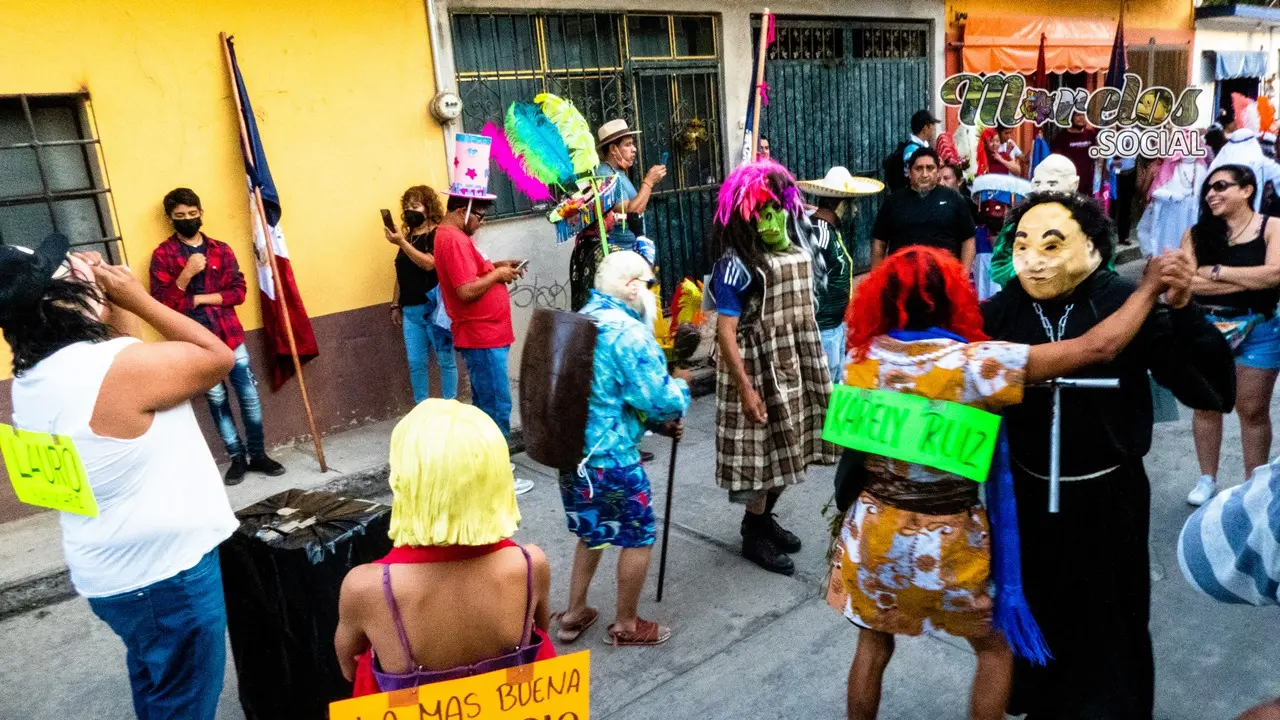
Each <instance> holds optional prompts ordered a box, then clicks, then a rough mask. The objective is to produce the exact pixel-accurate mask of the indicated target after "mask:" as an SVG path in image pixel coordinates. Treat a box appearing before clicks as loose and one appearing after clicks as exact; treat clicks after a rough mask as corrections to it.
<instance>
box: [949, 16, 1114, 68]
mask: <svg viewBox="0 0 1280 720" xmlns="http://www.w3.org/2000/svg"><path fill="white" fill-rule="evenodd" d="M1041 33H1044V35H1045V64H1046V67H1047V69H1048V71H1049V72H1053V73H1063V72H1101V71H1105V70H1106V69H1107V65H1108V64H1109V62H1110V60H1111V44H1112V41H1113V40H1114V39H1115V34H1116V24H1115V22H1113V21H1110V20H1086V19H1081V18H1050V17H1017V16H1003V17H970V18H968V19H967V20H966V21H965V24H964V48H963V50H962V52H961V57H962V59H963V63H964V72H970V73H993V72H1002V71H1003V72H1017V73H1022V74H1025V75H1032V74H1035V71H1036V58H1037V56H1038V55H1039V52H1040V34H1041Z"/></svg>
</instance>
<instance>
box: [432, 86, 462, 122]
mask: <svg viewBox="0 0 1280 720" xmlns="http://www.w3.org/2000/svg"><path fill="white" fill-rule="evenodd" d="M430 109H431V116H432V117H434V118H435V119H436V120H437V121H439V122H441V123H448V122H453V121H454V120H457V119H458V116H460V115H462V98H460V97H458V94H457V93H453V92H447V91H446V92H442V93H438V94H437V95H436V96H435V97H434V98H432V99H431V108H430Z"/></svg>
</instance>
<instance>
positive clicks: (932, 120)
mask: <svg viewBox="0 0 1280 720" xmlns="http://www.w3.org/2000/svg"><path fill="white" fill-rule="evenodd" d="M940 122H942V121H941V120H939V119H938V118H936V117H934V116H933V113H932V112H930V111H928V110H917V111H916V114H915V115H912V116H911V132H913V133H919V132H920V131H921V130H923V129H925V128H927V127H929V126H930V125H933V124H936V123H940Z"/></svg>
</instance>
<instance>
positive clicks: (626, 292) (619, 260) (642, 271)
mask: <svg viewBox="0 0 1280 720" xmlns="http://www.w3.org/2000/svg"><path fill="white" fill-rule="evenodd" d="M652 275H653V270H652V269H650V267H649V262H648V261H647V260H645V259H644V257H643V256H641V255H640V254H639V253H634V252H631V251H630V250H614V251H613V252H611V253H609V254H608V255H606V256H605V258H604V260H602V261H601V262H600V267H599V268H597V269H596V290H599V291H600V292H602V293H604V294H605V295H610V296H612V297H615V298H618V299H619V300H622V301H624V302H630V301H632V300H633V299H634V298H635V288H632V287H628V286H629V285H630V284H631V282H632V281H633V280H635V279H637V278H643V279H648V278H649V277H651V276H652Z"/></svg>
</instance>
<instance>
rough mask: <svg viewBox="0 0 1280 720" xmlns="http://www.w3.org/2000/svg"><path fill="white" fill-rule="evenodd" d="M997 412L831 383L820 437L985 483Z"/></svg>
mask: <svg viewBox="0 0 1280 720" xmlns="http://www.w3.org/2000/svg"><path fill="white" fill-rule="evenodd" d="M999 434H1000V416H999V415H995V414H992V413H989V412H986V411H985V410H979V409H977V408H972V407H969V406H968V405H961V404H960V403H954V402H948V401H945V400H930V399H928V398H925V397H921V396H919V395H908V394H906V393H900V392H893V391H891V390H867V389H864V388H855V387H851V386H849V385H836V386H835V388H834V390H833V391H832V393H831V404H830V405H829V406H828V407H827V419H826V422H825V423H824V425H823V427H822V439H823V440H826V441H827V442H831V443H835V444H836V445H841V446H844V447H847V448H852V449H854V450H860V451H862V452H868V453H873V454H875V455H882V456H884V457H889V458H894V459H895V460H903V461H906V462H912V463H918V464H920V465H928V466H929V467H933V468H937V469H939V470H942V471H944V472H949V473H954V474H956V475H959V476H961V477H965V478H968V479H970V480H976V481H977V482H985V481H986V479H987V472H988V471H989V470H990V469H991V458H992V456H993V455H995V450H996V441H997V439H998V437H999Z"/></svg>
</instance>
